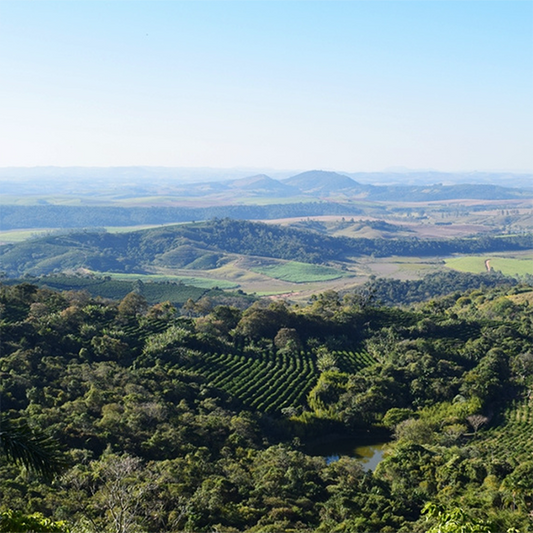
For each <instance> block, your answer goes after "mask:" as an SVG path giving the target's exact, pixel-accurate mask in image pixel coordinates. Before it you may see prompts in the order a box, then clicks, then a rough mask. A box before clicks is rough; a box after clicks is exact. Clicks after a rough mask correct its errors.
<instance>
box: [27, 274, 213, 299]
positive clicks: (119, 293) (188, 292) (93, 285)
mask: <svg viewBox="0 0 533 533" xmlns="http://www.w3.org/2000/svg"><path fill="white" fill-rule="evenodd" d="M138 279H139V276H134V277H132V278H131V280H124V279H113V278H111V277H110V276H106V278H92V277H79V276H69V275H62V274H58V275H54V276H47V277H45V278H41V279H40V280H39V282H38V284H39V285H46V286H48V287H50V288H53V289H59V290H86V291H88V292H89V293H90V294H92V295H93V296H101V297H103V298H111V299H113V300H120V299H122V298H124V296H126V294H128V293H130V292H132V291H133V290H134V289H135V288H136V287H135V281H136V280H138ZM208 290H209V288H200V287H194V286H191V285H184V284H177V283H160V282H159V283H155V282H153V281H152V282H151V283H145V284H144V285H143V291H142V294H143V296H144V297H145V298H146V300H147V302H148V303H151V304H154V303H158V302H162V301H166V300H168V301H170V302H172V303H174V304H183V303H185V302H186V301H187V300H188V299H189V298H191V299H192V300H195V301H196V300H198V299H199V298H201V297H202V296H204V294H206V292H207V291H208Z"/></svg>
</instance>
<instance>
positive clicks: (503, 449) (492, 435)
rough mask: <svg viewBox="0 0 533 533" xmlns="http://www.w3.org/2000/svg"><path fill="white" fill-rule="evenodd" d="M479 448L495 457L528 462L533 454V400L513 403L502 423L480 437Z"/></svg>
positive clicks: (503, 414)
mask: <svg viewBox="0 0 533 533" xmlns="http://www.w3.org/2000/svg"><path fill="white" fill-rule="evenodd" d="M479 439H480V441H479V446H480V447H481V448H484V449H486V450H489V451H491V453H493V454H494V456H498V455H500V456H501V457H509V456H510V455H511V456H512V458H514V459H515V460H516V461H521V460H528V459H530V458H531V455H532V454H533V400H531V399H528V398H526V399H523V400H515V401H513V402H512V403H511V404H510V405H509V406H508V407H507V409H506V410H505V411H504V412H503V413H502V420H501V423H500V424H499V425H497V426H495V427H492V428H490V429H489V430H488V431H486V432H482V433H481V435H479Z"/></svg>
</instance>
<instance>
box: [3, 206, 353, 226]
mask: <svg viewBox="0 0 533 533" xmlns="http://www.w3.org/2000/svg"><path fill="white" fill-rule="evenodd" d="M361 212H362V211H361V209H360V208H359V207H356V206H353V205H348V204H340V203H336V202H314V201H313V202H305V203H290V204H271V205H218V206H217V205H214V206H209V207H165V206H158V207H111V206H83V205H81V206H67V205H35V206H23V205H3V206H2V209H0V227H1V228H2V230H10V229H21V228H98V227H102V226H139V225H142V224H172V223H178V222H192V221H195V220H209V219H212V218H214V217H230V218H234V219H243V220H260V219H261V220H269V219H276V218H286V217H313V216H322V215H339V216H350V215H358V214H361Z"/></svg>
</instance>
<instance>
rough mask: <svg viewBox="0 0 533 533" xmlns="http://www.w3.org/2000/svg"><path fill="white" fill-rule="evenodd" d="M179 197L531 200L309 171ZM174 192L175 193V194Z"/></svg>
mask: <svg viewBox="0 0 533 533" xmlns="http://www.w3.org/2000/svg"><path fill="white" fill-rule="evenodd" d="M178 188H179V194H180V195H181V196H212V195H218V196H220V195H232V193H235V192H242V193H244V194H245V195H246V196H249V197H250V196H252V197H269V198H280V197H285V198H287V197H291V196H294V197H313V198H317V199H326V198H335V199H338V200H349V199H351V198H354V199H355V198H359V199H365V200H371V201H382V202H391V201H394V202H401V201H403V202H428V201H436V200H453V199H477V200H511V199H519V198H533V189H518V188H511V187H502V186H498V185H491V184H460V185H442V184H435V185H405V186H402V185H369V184H362V183H359V182H357V181H355V180H354V179H352V178H351V177H349V176H346V175H344V174H339V173H337V172H328V171H323V170H310V171H308V172H303V173H301V174H297V175H296V176H292V177H290V178H286V179H283V180H275V179H273V178H271V177H269V176H266V175H264V174H260V175H257V176H251V177H248V178H242V179H237V180H229V181H218V182H210V183H200V184H188V185H187V186H181V187H179V186H178V187H177V189H178ZM177 192H178V191H177V190H176V193H177Z"/></svg>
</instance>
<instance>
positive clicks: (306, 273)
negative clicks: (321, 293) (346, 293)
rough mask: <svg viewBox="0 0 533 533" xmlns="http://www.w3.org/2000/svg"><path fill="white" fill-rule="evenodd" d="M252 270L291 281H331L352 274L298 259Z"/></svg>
mask: <svg viewBox="0 0 533 533" xmlns="http://www.w3.org/2000/svg"><path fill="white" fill-rule="evenodd" d="M250 270H252V271H253V272H257V273H258V274H263V275H265V276H268V277H270V278H274V279H279V280H282V281H288V282H291V283H314V282H320V281H331V280H335V279H339V278H344V277H348V276H350V274H347V273H346V272H343V271H342V270H339V269H337V268H332V267H325V266H320V265H312V264H309V263H300V262H298V261H287V262H286V263H276V264H272V265H264V266H258V267H253V268H251V269H250Z"/></svg>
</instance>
